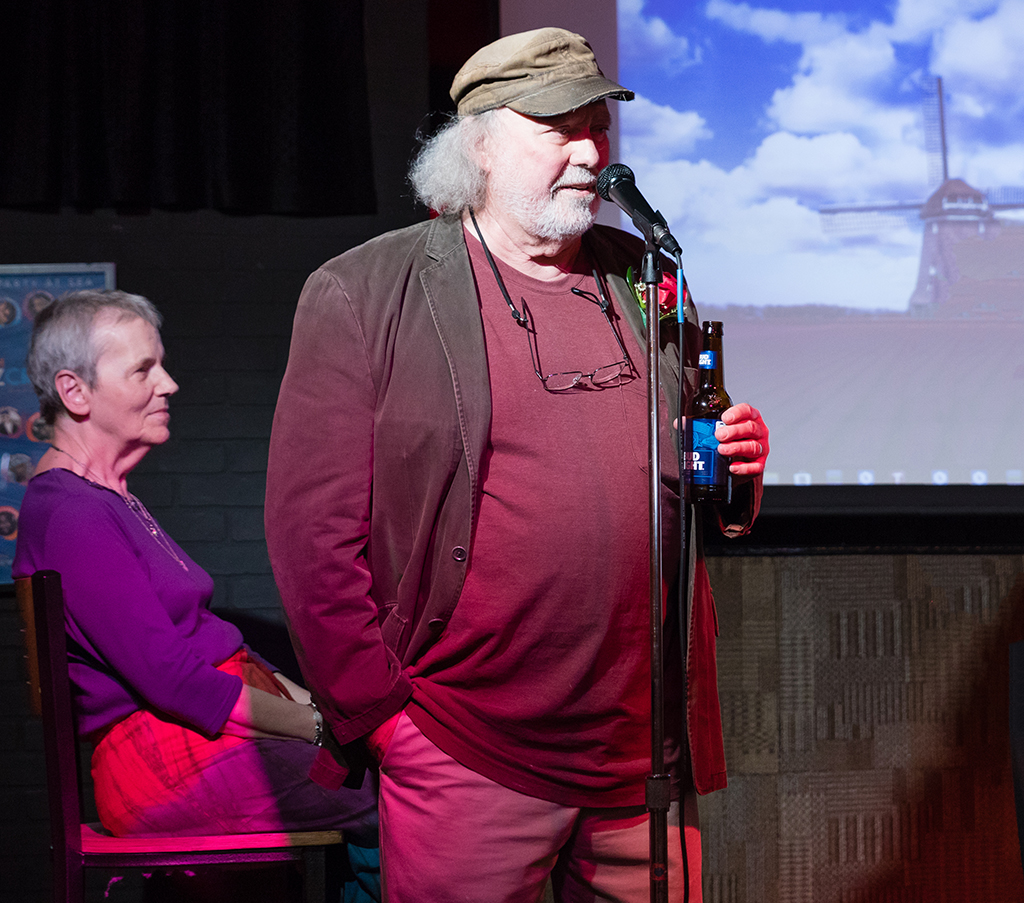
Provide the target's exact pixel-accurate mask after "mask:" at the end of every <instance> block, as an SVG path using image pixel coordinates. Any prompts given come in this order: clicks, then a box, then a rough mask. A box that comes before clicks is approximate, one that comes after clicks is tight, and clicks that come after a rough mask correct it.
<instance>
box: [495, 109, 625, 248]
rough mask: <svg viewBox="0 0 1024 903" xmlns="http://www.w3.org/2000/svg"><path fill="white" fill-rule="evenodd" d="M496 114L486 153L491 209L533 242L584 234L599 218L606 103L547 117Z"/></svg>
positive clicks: (605, 158) (506, 112) (507, 112)
mask: <svg viewBox="0 0 1024 903" xmlns="http://www.w3.org/2000/svg"><path fill="white" fill-rule="evenodd" d="M498 116H499V117H500V120H499V125H498V127H497V128H495V130H494V133H493V134H492V135H491V137H490V139H489V141H488V142H487V145H486V147H485V150H484V155H483V165H484V169H485V170H486V171H487V201H486V205H485V206H486V209H487V211H488V212H489V213H490V214H492V215H494V216H498V217H508V218H510V219H511V220H512V221H513V222H515V223H516V224H517V225H518V226H519V227H520V228H521V229H523V230H524V231H525V232H526V233H527V235H529V236H530V237H531V238H534V239H543V240H562V239H569V238H575V237H576V236H578V235H582V234H583V233H584V232H586V231H587V229H589V228H590V227H591V226H592V225H593V223H594V217H595V216H596V215H597V208H598V205H599V204H600V198H598V196H597V191H596V188H595V186H596V183H597V174H598V173H599V172H600V171H601V170H602V169H603V168H604V167H605V166H606V165H607V163H608V129H609V127H610V125H611V115H610V114H609V112H608V106H607V104H606V103H605V102H604V101H603V100H601V101H598V102H597V103H592V104H590V105H588V106H586V107H583V108H581V109H579V110H575V111H573V112H572V113H564V114H562V115H561V116H550V117H544V118H541V117H533V116H524V115H522V114H520V113H516V112H514V111H513V110H510V109H508V108H503V109H500V110H499V111H498Z"/></svg>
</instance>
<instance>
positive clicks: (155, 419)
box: [89, 317, 178, 450]
mask: <svg viewBox="0 0 1024 903" xmlns="http://www.w3.org/2000/svg"><path fill="white" fill-rule="evenodd" d="M93 340H94V342H95V343H96V347H97V348H98V349H100V357H99V360H98V361H97V363H96V385H95V387H94V388H93V389H92V390H91V392H90V396H91V397H90V402H91V403H90V408H89V420H90V422H91V423H92V424H93V425H94V426H97V427H99V428H100V429H101V430H102V431H103V432H104V433H106V434H107V435H109V436H110V437H111V438H112V439H114V440H116V441H117V442H118V443H119V445H120V448H121V449H122V450H128V449H131V448H138V447H140V446H152V445H160V444H162V443H164V442H166V441H167V440H168V439H169V438H170V435H171V432H170V429H169V424H170V420H171V414H170V411H169V409H168V401H169V399H170V397H171V396H172V395H173V394H174V393H175V392H177V391H178V384H177V383H176V382H175V381H174V380H173V379H171V377H170V374H169V373H168V372H167V371H166V370H165V369H164V366H163V360H164V346H163V343H161V341H160V334H159V333H158V332H157V331H156V329H154V328H153V326H152V325H151V324H149V323H147V322H146V321H145V320H143V319H142V318H141V317H132V318H131V319H128V320H115V319H114V318H113V317H102V318H101V319H100V321H99V322H98V323H97V324H96V326H95V331H94V333H93Z"/></svg>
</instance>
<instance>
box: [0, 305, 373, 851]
mask: <svg viewBox="0 0 1024 903" xmlns="http://www.w3.org/2000/svg"><path fill="white" fill-rule="evenodd" d="M159 326H160V315H159V314H158V313H157V311H156V309H155V308H154V307H153V305H152V304H151V303H150V302H149V301H147V300H146V299H145V298H142V297H140V296H138V295H129V294H125V293H123V292H95V291H83V292H75V293H72V294H70V295H67V296H65V297H63V298H61V299H59V300H57V301H55V302H54V303H53V304H52V305H51V306H49V307H48V308H46V309H45V310H43V311H42V312H41V313H40V314H39V316H38V317H37V319H36V321H35V329H34V332H33V335H32V345H31V349H30V351H29V360H28V370H29V375H30V378H31V379H32V384H33V386H34V387H35V390H36V393H37V394H38V395H39V401H40V412H41V416H42V418H43V419H45V420H46V421H47V423H50V424H52V426H53V439H52V442H51V447H50V449H49V450H48V451H47V452H46V453H45V454H44V455H43V457H42V458H41V459H40V461H39V464H38V465H37V467H36V472H35V476H34V477H33V479H32V480H31V482H30V483H29V486H28V489H27V490H26V493H25V498H24V502H23V504H22V508H21V520H20V532H19V537H18V547H17V554H16V557H15V564H14V574H15V576H26V575H29V574H31V573H33V572H34V571H36V570H38V569H41V568H48V569H53V570H56V571H59V572H60V574H61V578H62V584H63V587H64V595H65V600H66V628H67V633H68V639H69V643H68V647H69V648H68V657H69V667H70V673H71V679H72V684H73V687H74V693H75V703H76V711H77V716H78V728H79V732H80V734H81V735H82V736H83V737H87V738H88V739H90V740H91V741H92V742H93V743H94V745H95V749H94V752H93V758H92V773H93V779H94V784H95V794H96V805H97V809H98V811H99V815H100V819H101V821H102V822H103V824H104V826H105V827H106V828H107V829H108V830H110V831H111V832H112V833H114V834H117V835H127V834H147V833H178V834H202V833H245V832H254V831H276V830H284V829H293V830H301V829H309V830H314V829H327V828H338V829H342V830H344V831H345V832H346V837H347V839H349V840H350V841H352V842H353V843H354V844H356V845H359V846H360V847H363V848H370V850H369V851H367V850H361V851H354V852H360V854H362V853H368V855H367V856H365V857H364V856H362V855H360V857H356V856H353V857H352V858H353V860H354V861H355V859H356V858H367V859H369V860H370V863H371V865H372V862H373V860H374V859H375V858H376V850H375V849H372V848H375V847H376V845H377V815H376V793H375V788H374V787H373V786H372V785H371V784H370V783H369V782H364V784H363V786H362V787H361V788H360V789H358V790H354V789H353V790H349V789H345V788H343V789H342V790H340V791H336V792H335V791H328V790H325V789H323V788H322V787H320V786H319V785H318V784H315V783H313V782H312V781H310V780H308V778H307V773H308V770H309V767H310V764H311V763H312V761H313V759H314V758H315V756H316V753H317V747H318V745H319V744H320V742H321V738H322V731H323V720H322V717H321V716H320V713H319V712H318V711H317V709H316V706H315V704H314V703H313V702H312V700H311V699H310V694H309V692H308V691H306V690H304V689H303V688H302V687H300V686H298V685H297V684H295V683H293V682H292V681H291V680H289V679H288V678H287V677H285V676H284V675H283V674H281V673H280V672H278V671H276V670H274V669H273V668H272V667H270V666H268V665H267V663H266V662H264V661H263V660H262V659H261V658H260V657H259V656H258V655H256V654H255V653H254V652H253V651H252V650H250V649H248V648H247V647H246V646H245V645H244V644H243V642H242V636H241V633H240V632H239V631H238V629H237V628H236V627H235V626H234V625H232V624H229V623H228V622H226V621H223V620H221V619H220V618H218V617H217V616H216V615H214V614H212V613H211V612H210V611H209V609H208V606H209V603H210V598H211V596H212V593H213V581H212V580H211V578H210V576H209V575H208V574H207V573H206V572H205V571H203V570H202V568H200V567H199V566H198V565H197V564H196V563H195V562H194V561H193V560H192V559H191V558H190V557H189V556H188V554H187V553H186V552H185V551H184V550H183V549H182V548H181V547H180V546H178V545H177V544H176V543H175V542H174V541H173V540H172V539H171V538H170V537H169V536H168V535H167V534H166V533H164V532H163V530H161V528H160V526H159V524H157V522H156V521H155V520H154V519H153V517H152V515H151V514H150V513H149V512H148V511H147V510H146V508H145V506H144V505H143V504H142V503H141V502H140V501H139V500H138V499H136V498H135V496H133V495H132V494H131V493H130V492H129V491H128V485H127V482H126V481H127V477H128V474H129V473H131V471H132V469H133V468H134V467H135V466H136V465H137V464H138V463H139V461H141V460H142V458H143V457H144V456H145V455H146V453H147V452H148V451H149V450H150V449H151V448H152V447H153V446H154V445H160V444H162V443H164V442H166V441H167V439H168V438H169V436H170V431H169V429H168V423H169V420H170V414H169V412H168V402H169V399H170V397H171V395H173V394H174V393H175V392H177V391H178V386H177V384H176V383H175V382H174V380H173V379H172V378H171V377H170V375H169V374H168V373H167V371H166V370H165V369H164V367H163V356H164V352H163V346H162V344H161V341H160V334H159V332H158V329H159Z"/></svg>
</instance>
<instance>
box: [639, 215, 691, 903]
mask: <svg viewBox="0 0 1024 903" xmlns="http://www.w3.org/2000/svg"><path fill="white" fill-rule="evenodd" d="M645 232H647V230H645ZM645 237H646V244H647V249H646V251H645V252H644V259H643V264H642V267H641V271H642V280H641V281H642V282H643V283H644V284H645V286H646V298H647V411H648V420H647V448H648V455H647V467H648V473H649V474H650V484H649V494H650V521H649V528H650V549H651V571H650V591H651V592H650V613H651V621H650V635H651V637H650V638H651V774H650V775H649V776H648V778H647V784H646V788H645V802H646V806H647V811H648V812H649V813H650V819H649V823H650V851H651V852H650V860H651V903H667V901H668V811H669V806H670V805H671V802H672V788H671V780H670V777H669V775H668V774H666V773H665V667H664V658H665V654H664V631H663V625H664V602H663V595H662V566H661V565H662V555H661V551H662V533H661V448H660V446H661V439H660V431H659V405H658V400H659V398H660V395H661V378H660V371H659V360H658V359H659V354H660V351H661V343H660V337H659V329H658V327H659V321H660V319H661V310H660V308H659V306H658V291H659V289H658V286H659V285H660V284H661V278H662V276H661V263H660V261H659V254H658V247H657V245H656V244H655V242H654V241H653V239H652V237H651V235H650V234H649V232H647V234H646V236H645ZM680 291H682V288H680Z"/></svg>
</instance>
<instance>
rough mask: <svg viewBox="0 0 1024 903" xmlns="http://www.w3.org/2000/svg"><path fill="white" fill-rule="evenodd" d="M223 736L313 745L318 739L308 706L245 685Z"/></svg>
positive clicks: (314, 717)
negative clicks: (289, 741)
mask: <svg viewBox="0 0 1024 903" xmlns="http://www.w3.org/2000/svg"><path fill="white" fill-rule="evenodd" d="M307 695H308V694H307ZM221 733H224V734H230V735H231V736H233V737H246V738H254V737H275V738H277V739H279V740H305V741H306V742H307V743H312V742H313V741H314V740H315V739H316V712H314V711H313V709H312V708H311V707H310V706H308V705H303V704H301V703H299V702H295V701H293V700H291V699H285V698H284V697H283V696H274V695H273V694H271V693H266V692H264V691H263V690H258V689H256V688H255V687H250V686H249V685H248V684H243V685H242V692H241V693H239V694H238V699H237V700H236V701H235V705H234V707H233V708H232V709H231V714H229V715H228V720H227V721H226V722H225V723H224V726H223V727H222V728H221Z"/></svg>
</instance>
